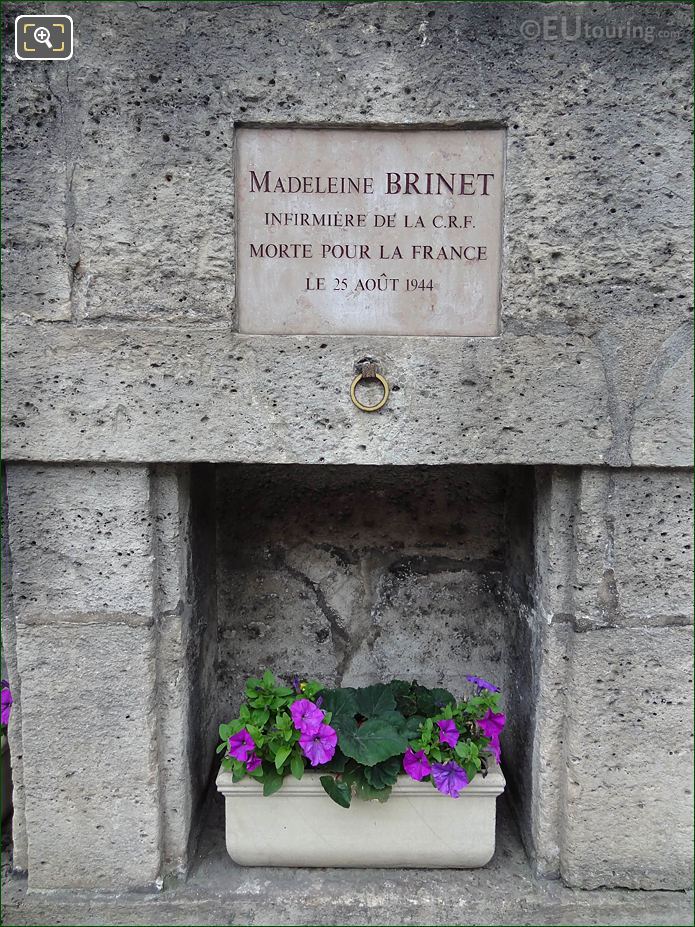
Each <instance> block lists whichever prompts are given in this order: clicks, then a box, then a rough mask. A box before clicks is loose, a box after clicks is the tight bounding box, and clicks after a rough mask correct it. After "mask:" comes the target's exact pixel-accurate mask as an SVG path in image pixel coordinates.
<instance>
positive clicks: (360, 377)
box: [350, 373, 390, 412]
mask: <svg viewBox="0 0 695 927" xmlns="http://www.w3.org/2000/svg"><path fill="white" fill-rule="evenodd" d="M374 378H375V379H377V380H378V381H379V383H381V385H382V386H383V388H384V395H383V396H382V397H381V399H380V400H379V402H377V403H376V405H373V406H366V405H365V404H364V403H363V402H360V401H359V399H358V398H357V396H356V395H355V389H356V387H357V384H358V383H359V382H360V380H364V379H365V376H364V374H363V373H358V374H357V376H356V377H355V379H354V380H353V381H352V383H351V384H350V399H352V401H353V402H354V404H355V405H356V406H357V408H358V409H361V410H362V411H363V412H377V411H378V410H379V409H381V408H382V407H383V406H385V405H386V403H387V401H388V398H389V392H390V390H389V385H388V383H387V382H386V379H385V378H384V377H382V375H381V374H380V373H375V374H374ZM370 379H371V377H370Z"/></svg>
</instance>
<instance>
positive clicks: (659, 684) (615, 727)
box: [560, 628, 693, 889]
mask: <svg viewBox="0 0 695 927" xmlns="http://www.w3.org/2000/svg"><path fill="white" fill-rule="evenodd" d="M569 645H570V649H569V653H568V656H569V665H568V669H569V672H568V676H567V685H566V690H565V692H566V695H565V706H566V709H565V710H566V718H565V736H566V744H565V758H564V762H565V770H564V776H565V781H564V789H563V806H562V820H561V824H560V835H561V847H562V849H561V853H560V871H561V873H562V876H563V878H564V879H565V880H566V881H567V882H568V883H569V884H570V885H575V886H580V887H583V888H595V887H597V886H601V885H619V886H625V887H627V888H671V889H674V888H687V887H689V886H691V885H692V880H693V868H692V849H693V761H692V755H693V742H692V741H693V724H692V718H693V673H692V650H693V637H692V629H691V628H643V629H639V630H637V629H632V628H630V629H620V630H606V631H596V632H588V633H586V634H574V635H572V636H571V638H570V641H569ZM647 835H648V837H647Z"/></svg>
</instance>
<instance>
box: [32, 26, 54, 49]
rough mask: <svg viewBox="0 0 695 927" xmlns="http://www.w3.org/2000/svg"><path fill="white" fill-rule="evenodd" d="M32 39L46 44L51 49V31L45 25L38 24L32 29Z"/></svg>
mask: <svg viewBox="0 0 695 927" xmlns="http://www.w3.org/2000/svg"><path fill="white" fill-rule="evenodd" d="M34 41H35V42H40V43H41V44H42V45H46V46H47V47H48V48H50V49H51V50H52V49H53V46H52V45H51V33H50V31H49V30H48V29H47V28H46V27H45V26H39V27H38V28H37V29H34Z"/></svg>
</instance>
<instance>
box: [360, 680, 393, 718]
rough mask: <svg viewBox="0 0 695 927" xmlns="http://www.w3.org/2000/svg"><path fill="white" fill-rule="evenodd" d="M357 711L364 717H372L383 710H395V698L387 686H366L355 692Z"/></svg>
mask: <svg viewBox="0 0 695 927" xmlns="http://www.w3.org/2000/svg"><path fill="white" fill-rule="evenodd" d="M355 700H356V702H357V711H358V712H359V714H361V715H363V716H364V717H365V718H374V717H376V715H381V714H383V713H384V712H385V711H395V709H396V699H395V698H394V695H393V692H392V691H391V689H390V688H389V687H388V686H383V685H376V686H366V687H365V688H364V689H358V690H357V692H356V693H355Z"/></svg>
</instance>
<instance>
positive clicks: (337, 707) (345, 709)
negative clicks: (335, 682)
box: [321, 689, 357, 734]
mask: <svg viewBox="0 0 695 927" xmlns="http://www.w3.org/2000/svg"><path fill="white" fill-rule="evenodd" d="M321 695H322V697H323V702H322V703H321V708H323V710H324V711H330V712H331V726H332V727H334V728H335V729H336V731H337V732H338V734H341V733H342V732H343V731H349V730H354V729H355V728H356V727H357V722H356V721H355V715H356V714H357V701H356V699H355V690H354V689H324V691H323V692H322V693H321Z"/></svg>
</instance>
